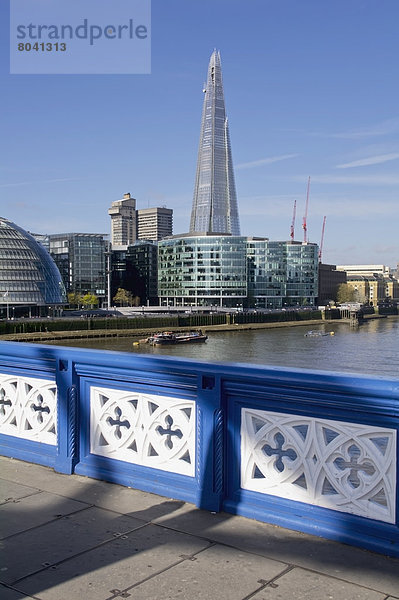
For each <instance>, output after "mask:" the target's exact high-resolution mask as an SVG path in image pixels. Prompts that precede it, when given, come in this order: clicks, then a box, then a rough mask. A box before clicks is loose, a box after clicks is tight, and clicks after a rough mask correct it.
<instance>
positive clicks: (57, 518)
mask: <svg viewBox="0 0 399 600" xmlns="http://www.w3.org/2000/svg"><path fill="white" fill-rule="evenodd" d="M93 507H94V504H90V505H86V506H85V507H83V508H79V509H78V510H75V511H74V512H72V513H68V514H67V515H54V518H52V519H50V520H49V521H45V522H44V523H40V524H39V525H34V526H33V527H28V529H24V530H23V531H16V532H15V533H11V534H10V535H7V536H6V537H3V538H0V539H1V540H2V541H5V540H8V539H10V538H12V537H17V536H18V535H23V534H24V533H26V532H28V531H34V530H35V529H40V527H44V525H48V524H49V523H53V522H54V521H61V519H69V518H70V517H71V516H72V515H76V514H77V513H81V512H83V511H85V510H87V509H88V508H93ZM95 508H97V507H95Z"/></svg>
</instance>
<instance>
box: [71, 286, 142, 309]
mask: <svg viewBox="0 0 399 600" xmlns="http://www.w3.org/2000/svg"><path fill="white" fill-rule="evenodd" d="M112 300H113V301H114V303H115V304H117V305H118V306H140V298H139V296H135V295H134V294H132V292H128V291H127V290H124V289H123V288H118V291H117V292H116V294H115V296H114V297H113V298H112ZM68 302H69V305H70V306H71V307H75V308H97V307H98V304H99V299H98V297H97V296H96V295H95V294H90V293H88V294H78V293H77V292H71V293H70V294H68Z"/></svg>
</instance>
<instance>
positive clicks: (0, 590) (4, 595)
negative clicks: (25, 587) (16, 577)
mask: <svg viewBox="0 0 399 600" xmlns="http://www.w3.org/2000/svg"><path fill="white" fill-rule="evenodd" d="M0 598H1V600H23V598H32V596H26V594H23V593H21V592H18V591H16V590H12V589H10V588H7V587H5V586H4V585H1V583H0Z"/></svg>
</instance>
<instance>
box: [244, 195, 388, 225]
mask: <svg viewBox="0 0 399 600" xmlns="http://www.w3.org/2000/svg"><path fill="white" fill-rule="evenodd" d="M294 198H295V197H294V196H279V195H271V196H248V197H243V198H241V199H240V206H239V211H240V215H241V216H242V217H245V218H246V217H257V218H270V217H284V218H287V219H288V220H290V219H291V215H292V205H293V201H294ZM310 208H311V210H310V212H311V215H312V217H323V216H325V215H327V218H328V217H343V218H346V217H356V218H357V219H369V218H370V217H373V218H374V217H375V216H378V217H384V216H386V217H392V218H396V217H397V216H399V204H398V202H397V201H396V200H395V199H393V200H381V199H380V198H368V199H366V198H364V197H362V196H360V197H350V196H348V197H346V198H342V197H341V198H336V197H334V196H332V195H328V196H325V195H324V197H320V195H318V196H317V198H314V199H312V197H311V198H310ZM303 209H304V202H303V205H300V206H297V217H296V218H297V225H298V223H299V220H300V219H301V218H302V216H301V214H302V211H303Z"/></svg>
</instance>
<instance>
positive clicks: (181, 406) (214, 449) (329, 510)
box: [0, 342, 399, 556]
mask: <svg viewBox="0 0 399 600" xmlns="http://www.w3.org/2000/svg"><path fill="white" fill-rule="evenodd" d="M398 400H399V379H386V378H378V377H368V376H360V375H348V374H338V373H327V372H321V371H319V372H318V371H308V370H306V371H305V370H295V369H283V368H270V367H257V366H249V365H228V364H226V365H224V364H220V365H217V364H207V363H200V362H196V361H191V360H184V359H172V358H160V357H149V356H148V355H146V356H140V355H131V354H128V353H116V352H104V351H95V350H78V349H72V348H62V347H53V346H45V345H33V344H19V343H13V342H1V343H0V452H1V453H2V454H3V455H5V456H9V457H15V458H18V459H21V460H25V461H30V462H34V463H39V464H43V465H47V466H50V467H53V468H54V469H55V470H57V471H60V472H63V473H73V472H75V473H78V474H82V475H87V476H89V477H94V478H97V479H104V480H107V481H112V482H115V483H119V484H122V485H126V486H129V487H133V488H137V489H141V490H146V491H150V492H154V493H158V494H161V495H164V496H168V497H173V498H176V499H181V500H185V501H188V502H192V503H194V504H195V505H196V506H198V507H200V508H203V509H206V510H212V511H219V510H225V511H228V512H230V513H234V514H240V515H243V516H246V517H250V518H256V519H258V520H261V521H266V522H269V523H273V524H276V525H281V526H283V527H287V528H291V529H295V530H299V531H303V532H307V533H311V534H314V535H318V536H321V537H326V538H329V539H333V540H337V541H340V542H344V543H349V544H353V545H358V546H361V547H364V548H368V549H370V550H374V551H377V552H382V553H384V554H388V555H391V556H399V518H398V514H399V510H398V496H399V494H398V445H397V430H398V425H399V420H398V416H399V402H398Z"/></svg>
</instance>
